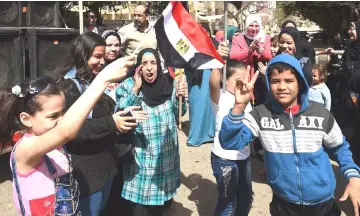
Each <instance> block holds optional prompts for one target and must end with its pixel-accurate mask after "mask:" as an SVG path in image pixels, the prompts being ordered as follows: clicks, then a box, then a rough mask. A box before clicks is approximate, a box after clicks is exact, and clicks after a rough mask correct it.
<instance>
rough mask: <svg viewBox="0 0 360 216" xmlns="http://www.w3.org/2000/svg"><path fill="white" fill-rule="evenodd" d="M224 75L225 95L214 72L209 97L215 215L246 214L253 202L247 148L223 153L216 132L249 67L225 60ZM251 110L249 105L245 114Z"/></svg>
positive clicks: (219, 74) (216, 71)
mask: <svg viewBox="0 0 360 216" xmlns="http://www.w3.org/2000/svg"><path fill="white" fill-rule="evenodd" d="M226 64H227V73H226V92H222V91H221V89H220V82H221V72H220V70H219V69H213V72H212V74H211V77H210V97H211V100H212V104H211V105H212V109H213V112H214V115H215V116H216V129H215V138H214V145H213V147H212V149H211V152H212V153H211V165H212V169H213V173H214V176H215V178H216V182H217V185H218V192H219V196H218V202H217V205H216V209H215V214H214V215H215V216H220V215H248V213H249V211H250V206H251V202H252V186H251V168H250V158H249V155H250V148H244V149H242V150H240V151H232V150H225V149H223V148H222V147H221V144H220V141H219V131H220V130H221V124H222V121H223V118H224V116H226V115H227V114H228V113H229V110H230V109H231V108H232V106H233V103H234V102H235V97H234V93H233V92H234V89H235V84H236V81H237V80H238V79H244V78H245V73H249V74H250V66H248V68H246V66H245V65H244V64H243V63H241V62H239V61H236V60H228V61H227V62H226ZM251 110H252V107H251V104H250V103H248V104H247V106H246V110H245V112H250V111H251Z"/></svg>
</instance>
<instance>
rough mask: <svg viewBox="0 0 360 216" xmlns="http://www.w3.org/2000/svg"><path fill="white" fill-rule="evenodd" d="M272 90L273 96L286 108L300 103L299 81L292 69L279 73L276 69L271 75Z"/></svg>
mask: <svg viewBox="0 0 360 216" xmlns="http://www.w3.org/2000/svg"><path fill="white" fill-rule="evenodd" d="M270 90H271V94H272V96H273V98H274V99H275V100H276V101H277V102H278V103H280V104H281V105H282V106H283V107H284V108H289V107H292V106H295V105H298V101H297V95H298V93H299V83H298V81H297V79H296V76H295V74H294V73H293V72H292V71H291V70H286V71H283V72H282V73H279V72H278V71H277V70H276V69H275V70H274V71H273V72H272V73H271V76H270Z"/></svg>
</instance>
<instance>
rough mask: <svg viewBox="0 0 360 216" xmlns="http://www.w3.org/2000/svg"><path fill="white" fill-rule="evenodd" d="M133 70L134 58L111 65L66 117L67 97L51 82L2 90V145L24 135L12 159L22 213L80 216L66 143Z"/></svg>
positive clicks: (17, 203)
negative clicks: (105, 94)
mask: <svg viewBox="0 0 360 216" xmlns="http://www.w3.org/2000/svg"><path fill="white" fill-rule="evenodd" d="M132 66H133V62H132V58H130V57H128V58H124V59H121V60H118V61H116V62H114V63H113V64H111V65H109V66H108V68H106V69H105V70H103V71H102V73H101V74H100V75H99V76H98V77H96V78H95V79H94V81H93V82H92V84H91V85H90V86H89V87H88V89H87V91H86V92H84V94H82V96H81V97H79V98H78V100H77V101H76V102H74V104H73V105H72V106H71V107H70V108H69V109H68V111H67V112H66V113H65V114H64V115H63V113H64V106H65V98H64V94H63V92H62V91H61V89H60V88H59V86H58V85H57V84H56V83H55V81H53V80H51V79H50V78H39V79H35V80H30V81H27V82H25V83H24V84H21V85H16V86H14V87H13V88H9V89H1V90H0V103H1V104H2V105H1V111H0V140H1V142H8V141H10V140H11V137H12V135H13V133H14V132H15V131H16V130H19V129H24V130H25V131H26V133H25V134H24V136H23V137H22V139H20V140H19V141H18V142H17V143H16V144H15V145H14V148H13V150H12V153H11V157H10V158H11V159H10V165H11V169H12V174H13V196H14V204H15V207H16V209H17V212H18V215H22V216H25V215H26V216H31V215H80V213H79V205H78V201H79V188H78V183H77V182H76V180H75V179H74V178H73V175H72V165H71V157H69V156H68V154H67V153H66V151H65V149H64V148H63V145H64V144H65V143H67V142H68V141H69V140H72V139H73V138H74V137H75V136H76V134H77V133H78V132H79V130H80V129H81V127H82V125H83V124H84V121H85V119H86V117H87V116H88V114H89V113H90V111H91V109H93V107H94V106H95V104H96V102H97V101H98V100H99V98H100V97H101V95H102V93H103V92H104V90H105V89H106V87H107V86H108V84H109V83H111V82H115V81H120V80H123V79H124V78H125V77H126V74H127V70H128V68H130V67H132ZM18 126H20V127H18ZM70 128H71V130H70Z"/></svg>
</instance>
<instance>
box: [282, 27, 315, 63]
mask: <svg viewBox="0 0 360 216" xmlns="http://www.w3.org/2000/svg"><path fill="white" fill-rule="evenodd" d="M289 23H291V24H293V25H294V27H293V28H296V29H297V25H296V23H295V22H294V21H292V20H285V21H284V22H283V23H282V25H281V29H283V28H285V27H286V25H287V24H289ZM291 27H292V26H291ZM291 27H287V28H291ZM296 52H297V53H298V54H297V55H301V56H302V57H308V58H310V60H311V62H312V63H315V51H314V48H313V46H312V45H311V44H310V42H309V41H307V40H306V39H304V38H301V37H300V32H299V40H298V42H297V44H296ZM295 57H296V56H295Z"/></svg>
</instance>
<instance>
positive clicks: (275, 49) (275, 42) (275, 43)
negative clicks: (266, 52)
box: [270, 36, 279, 57]
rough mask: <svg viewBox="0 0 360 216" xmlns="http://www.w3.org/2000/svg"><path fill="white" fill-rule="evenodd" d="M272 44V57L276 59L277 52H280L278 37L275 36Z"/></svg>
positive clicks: (271, 40)
mask: <svg viewBox="0 0 360 216" xmlns="http://www.w3.org/2000/svg"><path fill="white" fill-rule="evenodd" d="M270 42H271V48H270V50H271V55H272V57H275V56H276V54H277V52H278V51H279V40H278V36H274V37H272V38H271V39H270Z"/></svg>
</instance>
